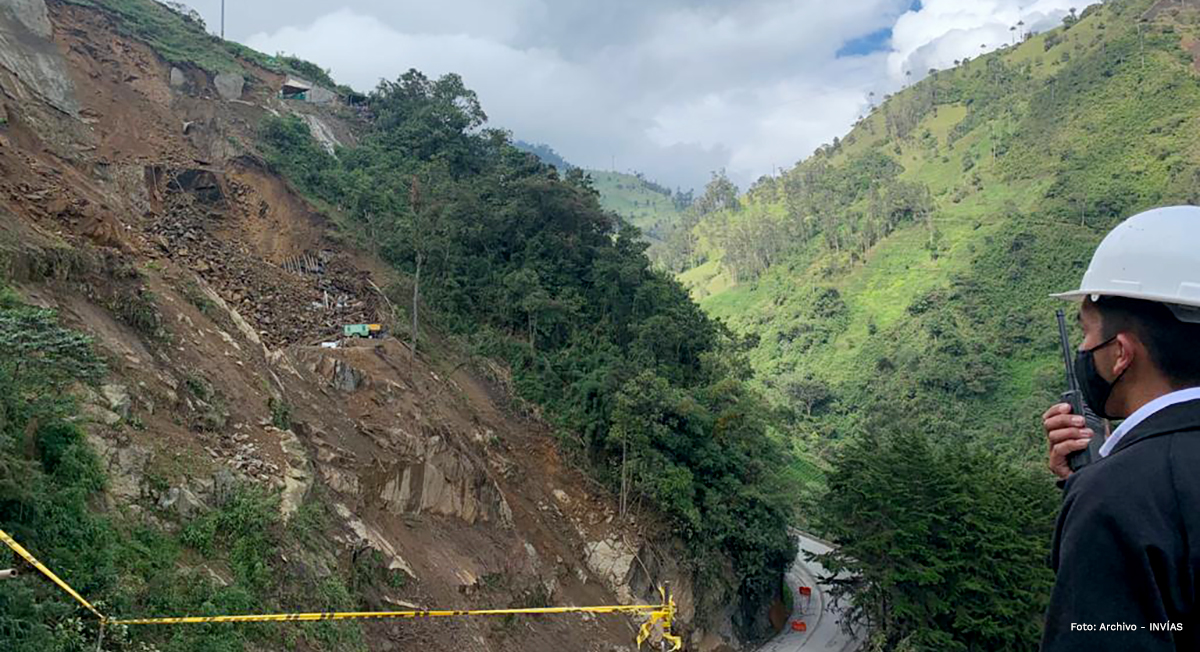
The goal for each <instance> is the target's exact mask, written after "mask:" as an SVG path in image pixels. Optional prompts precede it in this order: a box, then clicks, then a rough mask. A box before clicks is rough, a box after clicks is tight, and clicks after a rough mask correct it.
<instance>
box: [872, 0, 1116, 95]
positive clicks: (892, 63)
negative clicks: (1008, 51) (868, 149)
mask: <svg viewBox="0 0 1200 652" xmlns="http://www.w3.org/2000/svg"><path fill="white" fill-rule="evenodd" d="M1092 4H1095V2H1094V0H1082V1H1081V0H967V1H964V0H928V1H927V2H925V3H924V5H923V6H922V7H921V9H920V10H918V11H911V12H909V13H907V14H905V15H903V16H901V17H900V19H899V20H898V21H896V26H895V28H893V35H892V48H893V49H892V53H891V55H890V56H889V57H888V75H889V78H890V80H891V81H892V82H893V83H897V82H900V81H902V80H904V79H905V76H906V75H905V73H906V72H908V71H912V74H913V77H914V78H919V77H924V76H925V74H927V72H928V71H929V69H930V68H937V69H945V68H950V67H952V66H953V65H954V61H955V60H957V59H962V58H963V57H972V58H974V57H976V56H978V55H979V54H981V53H984V52H990V51H992V50H995V49H996V48H998V47H1001V46H1004V45H1009V44H1011V43H1013V42H1014V38H1015V39H1016V40H1018V41H1019V40H1020V38H1021V34H1022V33H1024V32H1040V31H1045V30H1047V29H1049V28H1051V27H1054V26H1057V25H1058V24H1060V23H1061V22H1062V19H1063V17H1065V16H1066V15H1067V13H1068V10H1069V9H1071V8H1072V7H1074V8H1076V9H1079V10H1082V9H1083V8H1085V7H1087V6H1089V5H1092ZM1020 22H1023V23H1024V25H1020V26H1018V23H1020ZM1013 27H1016V28H1017V30H1016V31H1015V32H1014V31H1012V30H1011V28H1013ZM981 46H983V47H981Z"/></svg>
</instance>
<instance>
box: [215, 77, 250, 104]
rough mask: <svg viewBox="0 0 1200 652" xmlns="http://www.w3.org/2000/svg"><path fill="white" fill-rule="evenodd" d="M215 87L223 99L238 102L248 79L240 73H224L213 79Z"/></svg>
mask: <svg viewBox="0 0 1200 652" xmlns="http://www.w3.org/2000/svg"><path fill="white" fill-rule="evenodd" d="M213 85H214V86H216V87H217V94H218V95H220V96H221V97H222V98H223V99H226V100H238V99H241V97H242V89H243V88H244V87H245V85H246V79H245V78H244V77H242V75H241V74H240V73H235V72H223V73H221V74H219V75H217V76H216V77H215V78H214V79H213Z"/></svg>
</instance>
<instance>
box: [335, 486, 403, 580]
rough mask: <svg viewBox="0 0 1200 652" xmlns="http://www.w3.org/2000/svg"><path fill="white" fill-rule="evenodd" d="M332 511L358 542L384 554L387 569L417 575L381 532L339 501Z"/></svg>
mask: <svg viewBox="0 0 1200 652" xmlns="http://www.w3.org/2000/svg"><path fill="white" fill-rule="evenodd" d="M334 511H335V512H337V514H338V516H340V517H342V520H344V521H345V522H346V525H347V527H349V528H350V530H351V531H352V532H354V534H355V536H357V537H358V538H359V542H360V543H362V544H365V545H366V546H367V547H368V548H371V549H372V550H376V551H378V552H379V553H380V554H382V555H383V556H384V558H385V559H386V560H387V563H388V569H389V570H399V571H403V572H405V573H407V574H408V575H409V577H416V576H417V574H416V573H414V572H413V569H412V566H409V564H408V562H406V561H404V558H403V557H401V556H400V553H399V552H397V551H396V547H395V546H393V545H392V543H391V542H390V541H388V539H387V537H385V536H384V535H383V533H382V532H380V531H379V530H377V529H375V528H373V527H371V526H370V525H367V524H366V523H364V522H363V521H362V519H360V518H358V517H357V516H355V515H354V513H353V512H351V511H350V509H349V508H348V507H346V506H345V505H342V504H340V503H339V504H337V505H334Z"/></svg>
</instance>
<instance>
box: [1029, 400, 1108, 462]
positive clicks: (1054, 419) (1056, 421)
mask: <svg viewBox="0 0 1200 652" xmlns="http://www.w3.org/2000/svg"><path fill="white" fill-rule="evenodd" d="M1042 427H1043V428H1045V430H1046V441H1047V442H1049V445H1050V471H1052V472H1053V473H1054V475H1057V476H1058V477H1060V478H1066V477H1067V476H1069V475H1071V467H1070V466H1068V465H1067V456H1068V455H1070V454H1071V453H1074V452H1075V451H1081V450H1083V449H1085V448H1087V445H1088V440H1089V439H1091V438H1092V437H1095V436H1096V433H1094V432H1092V431H1091V430H1089V429H1088V428H1087V427H1085V425H1084V420H1083V417H1082V416H1080V415H1078V414H1071V406H1070V405H1068V404H1066V403H1058V404H1057V405H1053V406H1051V407H1050V409H1049V410H1046V413H1045V414H1043V415H1042Z"/></svg>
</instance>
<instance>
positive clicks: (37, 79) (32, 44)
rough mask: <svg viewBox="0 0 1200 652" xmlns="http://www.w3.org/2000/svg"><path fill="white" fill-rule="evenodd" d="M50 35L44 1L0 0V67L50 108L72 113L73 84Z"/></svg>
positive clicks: (74, 104) (76, 111) (75, 105)
mask: <svg viewBox="0 0 1200 652" xmlns="http://www.w3.org/2000/svg"><path fill="white" fill-rule="evenodd" d="M52 36H53V28H52V27H51V25H50V17H49V15H48V13H47V12H46V3H45V0H4V2H0V67H4V68H6V69H8V70H9V71H10V72H12V73H13V74H14V75H16V76H17V77H18V78H19V79H20V80H21V81H22V82H24V84H25V86H26V87H28V88H29V89H30V90H32V91H33V92H34V93H36V94H38V95H40V96H41V97H42V98H43V99H45V100H46V101H47V102H49V103H50V105H51V106H53V107H54V108H56V109H58V110H60V111H62V112H63V113H66V114H68V115H72V116H76V115H78V114H79V104H78V102H76V101H75V87H74V85H72V83H71V78H70V76H69V75H68V74H67V66H66V63H65V62H64V61H63V59H62V56H61V55H60V54H59V53H58V49H57V48H56V47H55V45H54V43H53V41H52V40H51V37H52ZM12 90H14V91H15V90H17V89H12ZM17 99H22V98H17Z"/></svg>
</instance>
